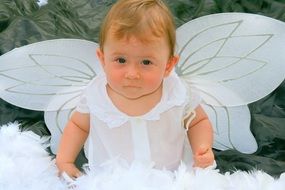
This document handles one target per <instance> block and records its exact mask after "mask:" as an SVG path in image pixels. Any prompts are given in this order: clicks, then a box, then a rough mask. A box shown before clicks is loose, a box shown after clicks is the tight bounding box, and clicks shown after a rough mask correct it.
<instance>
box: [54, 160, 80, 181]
mask: <svg viewBox="0 0 285 190" xmlns="http://www.w3.org/2000/svg"><path fill="white" fill-rule="evenodd" d="M56 165H57V168H58V169H59V175H61V174H62V173H63V172H65V173H66V174H67V175H69V177H71V178H72V179H75V178H78V177H80V176H81V175H82V173H81V172H80V170H79V169H78V168H77V167H76V166H75V165H74V164H73V163H56Z"/></svg>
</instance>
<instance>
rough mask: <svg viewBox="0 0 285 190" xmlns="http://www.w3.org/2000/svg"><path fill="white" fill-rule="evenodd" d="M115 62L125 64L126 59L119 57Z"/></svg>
mask: <svg viewBox="0 0 285 190" xmlns="http://www.w3.org/2000/svg"><path fill="white" fill-rule="evenodd" d="M116 61H117V62H118V63H120V64H124V63H126V59H125V58H122V57H119V58H118V59H117V60H116Z"/></svg>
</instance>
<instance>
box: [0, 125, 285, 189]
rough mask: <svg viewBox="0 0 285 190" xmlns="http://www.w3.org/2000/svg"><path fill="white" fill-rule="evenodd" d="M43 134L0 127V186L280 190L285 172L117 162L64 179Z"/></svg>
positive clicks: (16, 126) (284, 183) (32, 187)
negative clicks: (223, 170) (222, 170)
mask: <svg viewBox="0 0 285 190" xmlns="http://www.w3.org/2000/svg"><path fill="white" fill-rule="evenodd" d="M47 146H48V138H40V137H39V136H37V135H35V134H34V133H32V132H20V131H19V128H18V125H17V124H10V125H9V126H2V127H1V128H0V189H1V190H2V189H3V190H16V189H17V190H36V189H37V190H51V189H53V190H64V189H79V190H83V189H84V190H132V189H135V190H182V189H183V190H188V189H189V190H190V189H191V190H196V189H199V190H201V189H202V190H203V189H211V190H215V189H219V190H221V189H222V190H223V189H227V190H228V189H231V190H245V189H246V190H261V189H262V190H267V189H272V190H284V189H285V173H283V174H282V175H281V176H280V178H279V179H274V178H273V177H272V176H270V175H268V174H266V173H264V172H262V171H252V172H249V173H248V172H242V171H236V172H235V173H233V174H230V173H226V174H224V175H222V174H220V173H219V171H218V170H215V169H211V168H207V169H193V170H188V169H186V167H185V166H184V165H183V164H181V166H180V168H179V169H178V170H177V171H175V172H169V171H163V170H157V169H154V168H153V167H152V165H151V164H142V163H137V162H134V163H133V164H132V165H131V166H130V167H127V166H125V165H124V164H122V163H121V162H118V161H116V160H113V161H109V162H107V163H106V164H105V165H102V167H100V168H97V169H96V170H94V171H93V170H92V171H88V170H86V175H83V176H82V177H80V178H78V179H77V180H76V181H72V182H71V183H67V182H66V181H64V180H62V179H60V178H59V177H58V175H57V173H58V171H57V168H56V166H55V163H54V160H53V159H52V157H51V156H49V154H48V153H47V152H46V151H45V148H46V147H47Z"/></svg>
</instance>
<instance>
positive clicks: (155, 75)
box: [97, 36, 176, 99]
mask: <svg viewBox="0 0 285 190" xmlns="http://www.w3.org/2000/svg"><path fill="white" fill-rule="evenodd" d="M103 51H104V52H101V51H100V50H98V52H97V54H98V56H99V58H100V60H101V63H102V66H103V68H104V71H105V73H106V76H107V81H108V84H109V87H110V88H111V89H112V90H114V91H115V92H116V93H119V94H120V95H122V96H124V97H125V98H128V99H137V98H140V97H142V96H146V95H151V94H152V93H153V92H155V91H156V90H157V89H159V88H161V84H162V80H163V78H164V77H165V76H167V75H168V74H169V73H170V71H171V70H172V68H173V66H174V65H175V64H176V59H175V60H174V59H173V58H171V59H170V58H169V57H170V50H169V47H168V43H167V41H166V39H165V38H164V37H161V38H155V40H153V41H150V42H142V41H140V40H139V39H137V38H136V37H134V36H133V37H130V38H128V39H126V38H124V39H121V40H118V39H115V38H113V37H112V36H110V37H108V38H107V39H106V42H105V44H104V49H103Z"/></svg>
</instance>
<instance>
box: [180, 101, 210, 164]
mask: <svg viewBox="0 0 285 190" xmlns="http://www.w3.org/2000/svg"><path fill="white" fill-rule="evenodd" d="M195 112H196V116H195V118H194V119H193V120H192V122H191V123H190V126H188V132H187V133H188V138H189V142H190V145H191V148H192V151H193V157H194V166H195V167H202V168H205V167H207V166H210V165H212V164H213V163H214V154H213V151H212V145H213V129H212V125H211V123H210V121H209V119H208V116H207V114H206V113H205V112H204V110H203V108H202V107H201V106H198V107H197V108H196V109H195ZM186 120H187V118H186ZM185 123H187V122H185ZM186 127H187V126H186Z"/></svg>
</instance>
